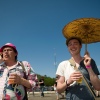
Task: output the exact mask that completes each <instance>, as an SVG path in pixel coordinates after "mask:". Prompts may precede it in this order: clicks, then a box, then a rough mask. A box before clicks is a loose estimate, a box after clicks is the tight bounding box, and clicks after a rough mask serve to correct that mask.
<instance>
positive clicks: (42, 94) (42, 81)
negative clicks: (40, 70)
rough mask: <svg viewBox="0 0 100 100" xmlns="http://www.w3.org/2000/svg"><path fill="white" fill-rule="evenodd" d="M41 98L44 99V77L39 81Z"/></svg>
mask: <svg viewBox="0 0 100 100" xmlns="http://www.w3.org/2000/svg"><path fill="white" fill-rule="evenodd" d="M39 85H40V93H41V97H44V77H41V78H40V80H39Z"/></svg>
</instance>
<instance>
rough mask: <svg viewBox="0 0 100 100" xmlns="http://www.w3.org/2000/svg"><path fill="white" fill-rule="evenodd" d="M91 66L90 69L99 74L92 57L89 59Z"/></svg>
mask: <svg viewBox="0 0 100 100" xmlns="http://www.w3.org/2000/svg"><path fill="white" fill-rule="evenodd" d="M91 66H92V69H93V71H94V73H95V74H97V75H100V72H99V70H98V68H97V65H96V63H95V61H94V60H93V59H91Z"/></svg>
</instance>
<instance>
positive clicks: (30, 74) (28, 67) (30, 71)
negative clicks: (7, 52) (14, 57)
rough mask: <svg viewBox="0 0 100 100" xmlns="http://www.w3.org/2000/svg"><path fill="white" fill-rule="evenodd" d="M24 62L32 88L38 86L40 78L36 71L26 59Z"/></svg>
mask: <svg viewBox="0 0 100 100" xmlns="http://www.w3.org/2000/svg"><path fill="white" fill-rule="evenodd" d="M23 64H24V66H25V70H26V76H27V80H29V82H30V84H31V86H32V88H34V87H36V83H37V81H38V78H37V75H36V73H35V71H34V70H33V68H32V67H31V65H30V63H29V62H27V61H24V62H23Z"/></svg>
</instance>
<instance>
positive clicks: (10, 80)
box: [8, 72, 15, 84]
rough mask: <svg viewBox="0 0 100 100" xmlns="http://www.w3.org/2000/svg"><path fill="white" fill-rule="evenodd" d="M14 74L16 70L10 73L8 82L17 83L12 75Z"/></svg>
mask: <svg viewBox="0 0 100 100" xmlns="http://www.w3.org/2000/svg"><path fill="white" fill-rule="evenodd" d="M13 74H15V72H14V73H10V75H9V77H10V78H9V79H8V84H15V81H14V79H12V78H11V77H13Z"/></svg>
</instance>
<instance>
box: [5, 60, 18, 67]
mask: <svg viewBox="0 0 100 100" xmlns="http://www.w3.org/2000/svg"><path fill="white" fill-rule="evenodd" d="M16 63H17V61H9V62H5V64H6V65H7V66H8V67H11V66H13V65H15V64H16Z"/></svg>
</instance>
